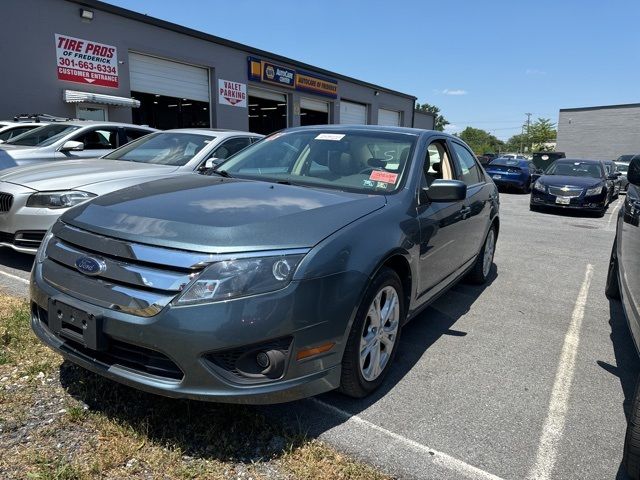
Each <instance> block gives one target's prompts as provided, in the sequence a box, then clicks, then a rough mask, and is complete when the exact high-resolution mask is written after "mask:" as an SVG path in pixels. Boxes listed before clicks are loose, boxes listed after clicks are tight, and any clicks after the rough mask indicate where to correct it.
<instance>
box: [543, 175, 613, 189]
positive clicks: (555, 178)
mask: <svg viewBox="0 0 640 480" xmlns="http://www.w3.org/2000/svg"><path fill="white" fill-rule="evenodd" d="M539 181H540V183H543V184H545V185H551V186H553V187H564V186H567V187H582V188H589V187H595V186H596V185H600V184H601V183H602V182H603V181H604V180H602V179H600V178H593V177H570V176H567V175H543V176H541V177H540V178H539Z"/></svg>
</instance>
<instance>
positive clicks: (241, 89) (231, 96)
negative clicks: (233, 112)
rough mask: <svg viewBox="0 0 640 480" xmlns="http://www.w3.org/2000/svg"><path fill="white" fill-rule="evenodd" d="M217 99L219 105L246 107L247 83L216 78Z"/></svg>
mask: <svg viewBox="0 0 640 480" xmlns="http://www.w3.org/2000/svg"><path fill="white" fill-rule="evenodd" d="M218 101H219V102H220V104H221V105H231V106H232V107H245V108H246V107H247V85H246V84H244V83H240V82H231V81H229V80H223V79H221V78H219V79H218Z"/></svg>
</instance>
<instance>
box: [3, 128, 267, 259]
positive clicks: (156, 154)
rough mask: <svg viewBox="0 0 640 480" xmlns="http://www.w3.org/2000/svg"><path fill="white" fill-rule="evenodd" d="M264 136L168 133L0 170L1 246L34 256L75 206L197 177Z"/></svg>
mask: <svg viewBox="0 0 640 480" xmlns="http://www.w3.org/2000/svg"><path fill="white" fill-rule="evenodd" d="M260 138H262V136H261V135H258V134H253V133H247V132H237V131H224V130H209V129H176V130H167V131H164V132H156V133H153V134H151V135H147V136H145V137H142V138H139V139H138V140H135V141H133V142H131V143H128V144H127V145H125V146H123V147H120V148H119V149H117V150H115V151H113V152H111V153H110V154H108V155H105V156H103V157H101V158H98V159H82V160H67V161H60V162H50V163H48V164H42V163H40V164H35V165H29V166H22V167H14V168H11V169H8V170H4V171H2V172H0V246H5V247H10V248H13V249H14V250H16V251H19V252H24V253H31V254H34V253H35V252H36V251H37V249H38V246H39V245H40V242H41V240H42V238H43V237H44V234H45V233H46V230H47V229H48V228H49V227H50V226H51V225H53V223H54V222H55V221H56V219H57V218H58V217H59V216H60V215H62V214H63V213H64V212H65V211H66V210H67V209H69V208H71V207H73V206H74V205H78V204H80V203H82V202H85V201H87V200H89V199H91V198H93V197H96V196H98V195H103V194H105V193H109V192H113V191H115V190H120V189H121V188H125V187H130V186H133V185H138V184H141V183H144V182H147V181H151V180H155V179H158V178H162V177H166V176H171V175H179V174H193V173H194V172H198V171H199V170H202V169H204V168H206V167H208V166H210V165H211V163H212V161H213V160H214V159H220V160H222V159H226V158H228V157H230V156H231V155H233V154H234V153H236V152H238V151H240V150H242V149H243V148H244V147H246V146H248V145H250V144H251V143H254V142H256V141H258V140H259V139H260Z"/></svg>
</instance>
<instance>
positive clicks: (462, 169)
mask: <svg viewBox="0 0 640 480" xmlns="http://www.w3.org/2000/svg"><path fill="white" fill-rule="evenodd" d="M450 143H451V146H452V150H453V152H454V159H455V167H456V170H457V173H458V178H459V179H460V180H462V181H463V182H464V183H465V184H466V185H467V198H466V199H465V201H464V208H463V210H462V217H463V218H462V220H463V222H462V223H463V224H464V232H463V233H462V239H461V242H460V254H461V255H463V256H464V260H465V261H467V260H470V259H472V258H474V257H475V256H476V255H477V254H478V252H479V251H480V248H481V247H482V245H483V243H484V237H485V234H486V233H487V231H488V229H489V224H490V222H491V195H494V194H495V192H494V189H493V188H492V186H491V185H488V184H487V179H486V175H485V173H484V171H483V170H482V168H481V167H480V164H479V163H478V162H477V160H476V159H475V157H474V155H473V153H471V151H470V150H469V149H468V148H467V147H466V146H464V145H463V144H462V143H459V142H457V141H455V140H452V141H450Z"/></svg>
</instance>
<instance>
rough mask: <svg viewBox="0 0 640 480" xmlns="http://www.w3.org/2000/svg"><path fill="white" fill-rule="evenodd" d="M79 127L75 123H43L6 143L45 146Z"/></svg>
mask: <svg viewBox="0 0 640 480" xmlns="http://www.w3.org/2000/svg"><path fill="white" fill-rule="evenodd" d="M79 128H80V127H78V126H77V125H66V124H57V125H45V126H44V127H40V128H35V129H33V130H29V131H28V132H26V133H23V134H22V135H18V136H17V137H13V138H12V139H10V140H8V141H7V144H8V145H22V146H25V147H46V146H49V145H51V144H53V143H56V142H57V141H58V140H60V139H61V138H62V137H64V136H66V135H67V134H69V133H71V132H73V131H74V130H78V129H79Z"/></svg>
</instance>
